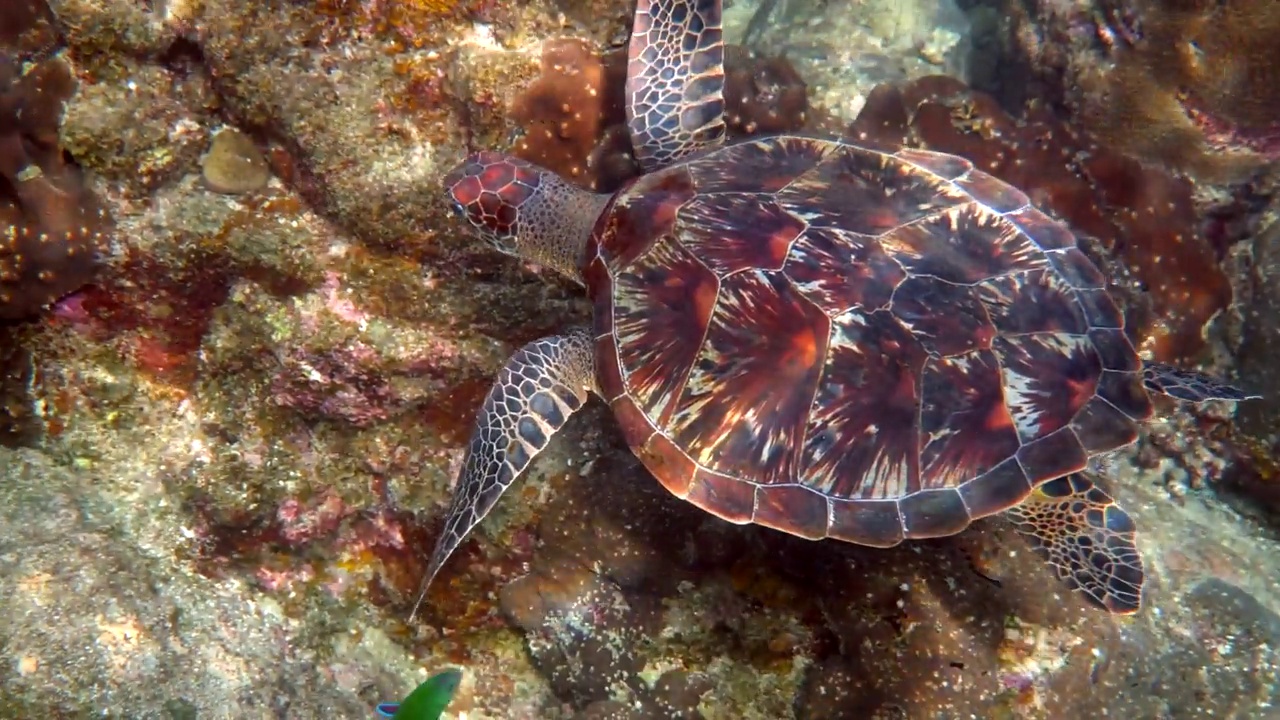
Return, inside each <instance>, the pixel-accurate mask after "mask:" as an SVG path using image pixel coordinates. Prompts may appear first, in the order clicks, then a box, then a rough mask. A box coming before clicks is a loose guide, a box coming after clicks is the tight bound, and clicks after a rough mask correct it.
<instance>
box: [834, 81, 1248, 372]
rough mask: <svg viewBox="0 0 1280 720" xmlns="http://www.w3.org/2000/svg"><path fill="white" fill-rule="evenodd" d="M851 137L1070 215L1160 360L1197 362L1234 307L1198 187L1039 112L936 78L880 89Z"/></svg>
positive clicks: (1139, 336) (1133, 328) (1141, 339)
mask: <svg viewBox="0 0 1280 720" xmlns="http://www.w3.org/2000/svg"><path fill="white" fill-rule="evenodd" d="M847 134H848V136H849V137H851V138H854V139H857V140H862V141H873V142H880V143H884V144H886V145H887V146H889V147H896V146H900V145H901V144H902V143H906V144H908V145H912V146H918V147H925V148H929V149H932V150H940V151H943V152H950V153H955V154H958V155H963V156H964V157H967V158H969V159H970V160H972V161H973V162H974V163H975V164H976V165H977V166H978V167H980V168H982V169H983V170H985V171H987V172H989V173H992V174H993V175H995V176H997V177H999V178H1000V179H1002V180H1005V181H1006V182H1009V183H1011V184H1012V185H1014V186H1015V187H1019V188H1022V189H1023V190H1024V191H1025V192H1026V193H1027V195H1028V196H1029V197H1031V198H1032V200H1033V201H1034V202H1036V203H1037V204H1038V205H1039V206H1041V207H1043V208H1046V209H1047V210H1049V211H1051V212H1053V213H1055V214H1057V215H1058V216H1059V217H1061V218H1063V219H1065V220H1066V221H1067V222H1068V223H1070V224H1071V226H1072V227H1073V228H1074V229H1075V230H1076V231H1077V232H1080V233H1083V234H1084V235H1086V236H1088V239H1087V243H1086V247H1085V250H1086V251H1089V250H1090V247H1089V243H1096V245H1095V247H1094V248H1093V254H1094V257H1095V259H1096V260H1098V261H1100V262H1101V264H1102V265H1103V266H1104V267H1109V268H1110V269H1111V270H1112V272H1110V273H1109V275H1110V276H1111V278H1112V281H1113V282H1115V283H1116V284H1118V285H1120V286H1121V288H1122V289H1127V295H1128V296H1129V298H1128V299H1129V300H1130V303H1129V320H1130V332H1131V333H1134V334H1135V335H1136V337H1135V340H1136V341H1137V343H1138V344H1139V346H1140V348H1141V349H1142V350H1144V351H1146V352H1148V353H1150V354H1151V356H1152V357H1153V358H1156V359H1160V360H1179V359H1187V358H1194V357H1195V356H1196V355H1197V354H1198V353H1199V352H1201V351H1202V350H1203V349H1204V347H1205V343H1204V328H1205V324H1206V323H1208V322H1209V321H1210V320H1211V319H1213V318H1214V317H1215V316H1216V315H1217V314H1218V313H1220V312H1221V311H1223V310H1224V309H1225V308H1226V307H1227V306H1228V304H1229V303H1230V302H1231V297H1232V295H1231V286H1230V283H1229V282H1228V280H1227V276H1226V274H1225V272H1224V271H1223V270H1222V267H1221V264H1220V262H1219V258H1218V255H1217V251H1216V249H1215V248H1214V247H1213V245H1212V244H1211V243H1210V242H1209V241H1208V240H1207V239H1206V238H1205V236H1204V233H1203V231H1202V228H1203V222H1204V217H1203V216H1202V215H1201V214H1200V213H1199V212H1197V205H1196V202H1195V197H1194V194H1193V190H1194V188H1193V186H1192V185H1191V183H1190V182H1188V181H1187V180H1185V179H1183V178H1180V177H1177V176H1174V175H1170V174H1169V173H1167V172H1164V171H1161V170H1159V169H1156V168H1150V167H1146V166H1144V165H1142V164H1141V163H1139V162H1138V161H1136V160H1133V159H1131V158H1128V157H1126V156H1123V155H1120V154H1118V153H1116V152H1113V151H1110V150H1108V149H1107V148H1106V147H1105V146H1102V145H1100V144H1099V143H1098V142H1097V141H1096V140H1094V139H1093V138H1092V137H1091V136H1089V135H1088V134H1086V133H1083V132H1080V131H1077V130H1075V129H1073V128H1071V127H1070V126H1068V125H1067V124H1065V123H1063V122H1062V121H1061V120H1058V119H1057V118H1055V117H1054V116H1053V115H1052V114H1051V113H1050V112H1048V111H1047V110H1045V109H1044V108H1043V107H1032V108H1030V109H1029V112H1028V114H1027V117H1026V118H1025V119H1021V120H1018V119H1015V118H1013V117H1011V116H1010V115H1009V114H1008V113H1006V112H1005V111H1004V110H1003V109H1001V108H1000V106H999V105H998V104H997V103H996V102H995V100H994V99H993V98H991V97H990V96H988V95H986V94H984V93H981V92H978V91H975V90H972V89H970V88H968V87H967V86H965V85H964V84H963V83H961V82H959V81H958V80H955V79H953V78H949V77H945V76H935V77H928V78H922V79H920V80H916V81H913V82H911V83H907V84H905V85H903V86H902V87H901V88H899V87H897V86H892V85H884V86H880V87H879V88H877V89H876V90H875V91H874V92H872V94H871V96H870V98H868V101H867V107H866V109H865V110H864V112H863V113H862V114H861V115H860V116H859V117H858V120H857V121H856V122H854V123H853V124H852V125H851V126H850V127H849V129H848V130H847ZM1112 257H1114V258H1116V260H1117V262H1115V263H1113V262H1111V261H1110V258H1112ZM1126 278H1129V279H1130V280H1129V283H1126V282H1125V279H1126ZM1126 285H1127V288H1126V287H1125V286H1126Z"/></svg>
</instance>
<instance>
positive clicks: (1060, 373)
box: [583, 136, 1152, 547]
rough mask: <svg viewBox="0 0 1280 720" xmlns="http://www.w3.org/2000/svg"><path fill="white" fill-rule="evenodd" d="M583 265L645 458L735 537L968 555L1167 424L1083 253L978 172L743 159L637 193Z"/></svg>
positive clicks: (606, 382) (671, 170)
mask: <svg viewBox="0 0 1280 720" xmlns="http://www.w3.org/2000/svg"><path fill="white" fill-rule="evenodd" d="M584 263H585V264H584V268H583V271H584V277H585V279H586V282H587V286H588V289H589V291H590V293H591V296H592V299H593V302H594V313H595V334H596V364H597V374H598V376H599V382H600V390H601V393H602V394H603V396H604V397H605V399H606V400H607V401H608V402H609V403H610V405H611V406H612V409H613V411H614V413H615V415H616V416H617V418H618V421H619V423H620V425H621V427H622V431H623V434H624V436H625V437H626V440H627V442H628V443H629V444H630V445H631V447H632V449H633V450H634V451H635V452H636V454H637V455H638V456H639V457H640V459H641V460H642V461H643V462H644V464H645V465H646V467H648V469H649V470H650V471H651V472H652V473H653V474H654V475H655V476H656V477H657V478H658V479H659V480H660V481H661V482H662V483H663V485H665V486H666V487H667V489H668V490H670V491H671V492H672V493H674V494H675V495H677V496H679V497H681V498H684V499H686V500H688V501H690V502H692V503H694V504H695V505H697V506H699V507H701V508H703V509H704V510H707V511H709V512H711V513H714V514H715V515H717V516H720V517H722V518H724V519H726V520H729V521H731V522H736V523H747V522H754V523H758V524H761V525H765V526H768V527H773V528H776V529H778V530H782V531H785V532H788V533H791V534H794V535H799V536H802V537H806V538H814V539H817V538H824V537H834V538H840V539H843V540H847V541H850V542H855V543H859V544H863V545H872V546H882V547H883V546H890V545H894V544H896V543H898V542H901V541H902V540H903V539H904V538H928V537H939V536H944V535H951V534H954V533H956V532H959V531H960V530H962V529H964V528H965V527H966V526H967V525H968V524H969V523H970V522H971V521H972V520H974V519H976V518H980V517H984V516H987V515H991V514H993V513H996V512H1000V511H1002V510H1005V509H1008V508H1009V507H1012V506H1014V505H1017V504H1018V503H1020V502H1021V501H1022V500H1024V499H1025V498H1026V497H1027V496H1028V495H1029V494H1030V493H1031V491H1032V490H1033V488H1035V487H1036V486H1039V485H1041V484H1043V483H1045V482H1048V481H1050V480H1053V479H1055V478H1059V477H1062V476H1064V475H1067V474H1069V473H1072V472H1076V471H1079V470H1082V469H1084V468H1085V466H1086V464H1087V462H1088V460H1089V458H1090V456H1092V455H1095V454H1098V453H1103V452H1106V451H1109V450H1113V449H1115V448H1118V447H1121V446H1123V445H1126V444H1128V443H1131V442H1133V441H1134V440H1135V439H1136V437H1137V422H1139V421H1143V420H1146V419H1147V418H1149V417H1150V416H1151V414H1152V405H1151V401H1150V398H1149V397H1148V395H1147V393H1146V390H1145V389H1144V388H1143V383H1142V371H1141V362H1140V360H1139V358H1138V356H1137V353H1136V352H1135V351H1134V349H1133V346H1132V345H1131V344H1130V342H1129V340H1128V339H1127V338H1126V336H1125V334H1124V332H1123V323H1122V320H1121V314H1120V312H1119V311H1118V309H1117V308H1116V305H1115V303H1114V302H1113V301H1112V299H1111V297H1110V296H1109V295H1108V294H1107V292H1106V290H1105V289H1104V278H1103V276H1102V274H1101V273H1100V272H1099V271H1098V269H1097V268H1096V267H1095V266H1094V265H1093V264H1092V263H1091V262H1090V261H1089V260H1088V258H1087V257H1086V256H1085V255H1084V254H1083V253H1081V252H1080V250H1079V249H1078V248H1077V247H1076V239H1075V237H1074V236H1073V235H1072V234H1071V232H1070V231H1069V230H1067V228H1066V227H1064V226H1063V225H1062V224H1060V223H1058V222H1056V221H1055V220H1053V219H1051V218H1050V217H1048V216H1047V215H1045V214H1044V213H1042V212H1040V211H1039V210H1037V209H1036V208H1034V207H1032V206H1031V204H1030V201H1029V200H1028V198H1027V196H1026V195H1024V194H1023V193H1022V192H1020V191H1019V190H1017V189H1016V188H1013V187H1011V186H1009V185H1008V184H1006V183H1004V182H1002V181H1000V180H997V179H996V178H994V177H992V176H991V175H988V174H986V173H984V172H981V171H979V170H976V169H975V168H974V167H973V165H972V164H970V163H969V162H968V161H966V160H964V159H962V158H958V157H954V156H950V155H943V154H938V153H932V152H926V151H920V150H909V149H904V150H900V151H898V152H895V153H885V152H880V151H877V150H874V149H870V148H866V147H861V146H857V145H852V144H847V143H840V142H830V141H823V140H817V139H811V138H802V137H786V136H782V137H773V138H766V139H761V140H757V141H752V142H747V143H741V144H737V145H732V146H728V147H725V148H721V149H718V150H715V151H712V152H710V153H707V154H704V155H701V156H697V157H695V158H693V159H691V160H689V161H686V162H683V163H680V164H677V165H673V166H670V167H667V168H664V169H663V170H661V171H659V172H655V173H651V174H649V175H647V176H645V177H642V178H640V179H638V180H637V181H635V182H634V183H633V184H632V185H630V186H629V187H627V188H625V189H623V190H622V191H621V192H620V193H619V194H618V195H617V196H616V198H615V199H614V200H613V202H612V204H611V205H610V206H609V208H608V209H607V210H606V211H605V212H604V213H603V214H602V215H601V219H600V220H599V222H598V223H597V225H596V227H595V230H594V233H593V237H592V240H591V243H590V246H589V248H588V251H587V253H586V255H585V260H584Z"/></svg>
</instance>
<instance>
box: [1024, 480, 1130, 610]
mask: <svg viewBox="0 0 1280 720" xmlns="http://www.w3.org/2000/svg"><path fill="white" fill-rule="evenodd" d="M1005 517H1007V518H1008V519H1009V520H1010V521H1012V522H1013V524H1014V529H1016V530H1017V531H1018V532H1019V533H1021V534H1022V535H1024V536H1026V537H1027V538H1028V539H1029V540H1030V541H1031V544H1032V547H1033V548H1034V549H1035V551H1036V553H1037V554H1038V555H1040V557H1042V558H1044V559H1045V560H1047V561H1048V562H1049V564H1050V565H1051V566H1053V569H1054V573H1055V574H1056V575H1057V576H1058V578H1059V579H1061V580H1063V581H1065V582H1066V583H1067V584H1068V585H1069V586H1071V587H1072V588H1074V589H1077V590H1079V591H1080V592H1082V593H1084V595H1085V597H1086V598H1087V599H1088V600H1089V602H1090V603H1092V604H1094V605H1097V606H1098V607H1101V608H1103V609H1105V610H1107V611H1110V612H1112V613H1115V614H1118V615H1127V614H1129V613H1133V612H1137V610H1138V609H1139V608H1140V607H1141V606H1142V583H1143V579H1144V571H1143V567H1142V556H1141V554H1139V552H1138V548H1137V546H1136V545H1135V544H1134V536H1135V535H1136V528H1135V526H1134V524H1133V520H1132V519H1131V518H1130V517H1129V515H1128V513H1126V512H1125V511H1124V510H1122V509H1121V508H1120V506H1119V505H1116V503H1115V500H1113V499H1112V498H1111V496H1110V495H1108V494H1107V493H1105V492H1104V491H1103V490H1102V488H1101V487H1099V485H1098V482H1097V479H1096V477H1095V476H1093V475H1091V474H1090V473H1087V472H1078V473H1073V474H1071V475H1067V476H1066V477H1061V478H1058V479H1057V480H1050V481H1049V482H1047V483H1044V484H1043V485H1041V486H1040V487H1038V488H1036V489H1035V491H1034V492H1032V493H1031V496H1030V497H1028V498H1027V500H1026V501H1025V502H1023V503H1022V504H1021V505H1018V506H1016V507H1013V508H1011V509H1009V510H1007V511H1006V513H1005Z"/></svg>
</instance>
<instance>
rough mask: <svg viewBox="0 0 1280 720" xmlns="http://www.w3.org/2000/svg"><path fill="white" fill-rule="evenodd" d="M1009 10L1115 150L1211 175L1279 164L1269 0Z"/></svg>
mask: <svg viewBox="0 0 1280 720" xmlns="http://www.w3.org/2000/svg"><path fill="white" fill-rule="evenodd" d="M1007 6H1008V8H1009V14H1010V16H1011V17H1012V18H1013V23H1012V24H1013V26H1014V30H1013V32H1012V33H1011V38H1012V41H1013V44H1014V45H1015V46H1016V47H1017V51H1018V52H1020V53H1022V54H1025V56H1027V57H1029V58H1030V59H1031V61H1032V64H1033V66H1034V68H1035V70H1036V72H1038V73H1039V74H1040V75H1041V77H1049V78H1051V79H1050V81H1049V82H1048V83H1047V84H1046V86H1047V87H1051V88H1054V89H1055V92H1056V94H1058V95H1059V99H1060V100H1061V101H1062V102H1063V103H1064V104H1065V105H1066V106H1068V107H1070V108H1072V109H1073V110H1074V113H1075V115H1076V117H1077V118H1078V119H1079V121H1080V122H1081V123H1082V124H1083V125H1084V126H1085V127H1086V128H1087V129H1088V130H1089V131H1090V132H1092V133H1093V134H1094V135H1096V136H1097V137H1099V138H1100V139H1102V140H1103V141H1104V142H1105V143H1106V144H1107V145H1109V146H1110V147H1111V148H1113V149H1115V150H1119V151H1121V152H1124V153H1126V154H1130V155H1133V156H1134V157H1137V158H1140V159H1142V160H1144V161H1145V162H1149V163H1154V164H1159V165H1162V166H1164V167H1165V168H1168V169H1171V170H1174V171H1178V172H1183V173H1186V174H1188V175H1190V176H1192V177H1193V178H1195V179H1197V180H1200V181H1204V182H1210V183H1223V182H1237V181H1241V180H1246V179H1248V178H1249V177H1250V176H1251V175H1253V174H1254V173H1256V172H1257V171H1258V170H1259V169H1261V168H1263V167H1265V166H1267V165H1268V164H1272V163H1274V162H1276V161H1277V160H1280V122H1278V121H1277V120H1276V118H1277V117H1280V91H1278V90H1277V88H1278V87H1280V79H1278V78H1277V76H1276V73H1277V71H1276V69H1275V68H1276V67H1278V66H1280V65H1278V63H1277V61H1280V50H1277V47H1276V43H1275V37H1276V34H1277V33H1280V8H1278V7H1277V6H1276V4H1275V3H1273V2H1270V0H1225V1H1224V2H1217V1H1213V0H1107V1H1106V2H1102V3H1098V4H1093V5H1091V4H1086V3H1073V2H1058V1H1056V0H1055V1H1052V2H1048V1H1046V2H1038V3H1031V4H1025V3H1008V4H1007ZM1028 8H1034V9H1033V10H1029V9H1028Z"/></svg>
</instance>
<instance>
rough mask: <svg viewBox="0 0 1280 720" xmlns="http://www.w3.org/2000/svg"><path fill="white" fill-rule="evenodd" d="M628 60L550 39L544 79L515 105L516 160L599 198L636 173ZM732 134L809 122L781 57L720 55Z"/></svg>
mask: <svg viewBox="0 0 1280 720" xmlns="http://www.w3.org/2000/svg"><path fill="white" fill-rule="evenodd" d="M626 72H627V65H626V54H625V52H623V51H619V50H614V51H610V52H607V53H603V54H601V53H597V52H596V51H595V50H594V49H593V48H592V47H591V45H590V44H589V43H587V42H585V41H582V40H577V39H559V40H551V41H548V42H547V43H546V44H545V45H544V46H543V52H542V64H541V73H540V75H539V76H538V77H537V79H535V80H534V82H533V83H532V84H530V85H529V87H528V88H526V89H525V90H524V91H523V92H522V93H520V94H519V95H518V96H517V97H516V98H515V100H514V101H513V103H512V107H511V116H512V118H513V119H514V120H515V121H516V122H517V123H518V124H519V125H520V127H521V128H522V129H523V131H524V133H523V135H522V136H521V137H520V138H519V139H518V140H517V141H516V144H515V148H514V152H515V154H516V155H518V156H520V157H522V158H524V159H526V160H529V161H530V162H534V163H537V164H539V165H541V166H542V167H545V168H548V169H550V170H553V171H554V172H556V173H557V174H559V175H560V176H562V177H565V178H567V179H569V180H572V181H573V182H576V183H578V184H580V185H582V186H583V187H585V188H588V189H591V190H596V191H599V192H611V191H613V190H616V189H617V188H618V187H620V186H621V185H622V183H624V182H625V181H626V180H628V179H630V178H632V177H635V175H636V174H637V173H638V172H639V168H638V166H637V165H636V163H635V159H634V157H633V156H632V152H631V139H630V135H629V134H628V132H627V128H626V120H627V118H626V102H625V96H624V93H623V90H624V87H625V84H626ZM724 97H725V115H726V120H727V125H728V131H729V134H730V136H743V135H754V134H757V133H773V132H786V131H794V130H798V129H800V128H801V127H803V126H804V125H805V122H806V120H807V119H808V117H809V113H808V95H807V91H806V87H805V84H804V81H803V80H802V79H801V78H800V75H799V73H797V72H796V70H795V68H794V67H792V66H791V63H790V62H788V61H787V60H786V58H782V57H759V56H756V55H753V54H751V53H750V52H748V51H747V50H746V49H744V48H741V47H736V46H730V47H728V48H727V49H726V52H725V88H724Z"/></svg>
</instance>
